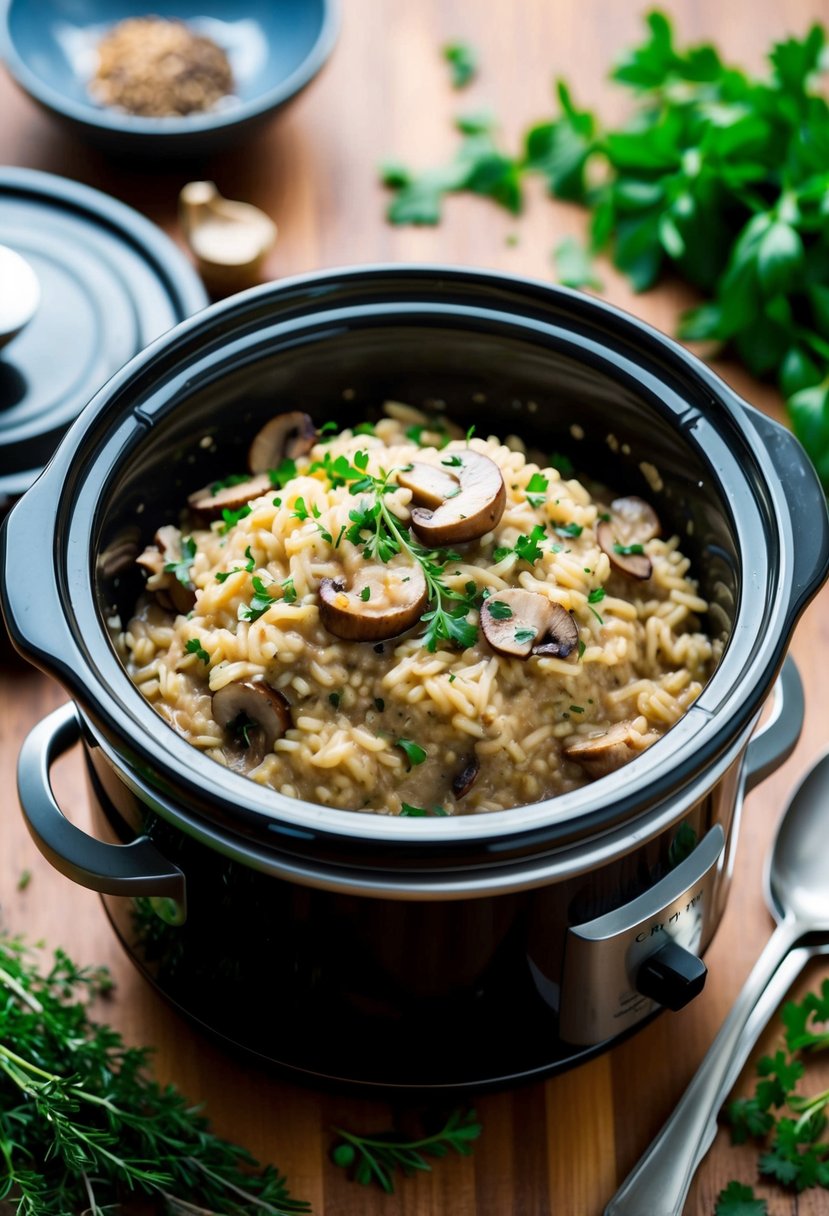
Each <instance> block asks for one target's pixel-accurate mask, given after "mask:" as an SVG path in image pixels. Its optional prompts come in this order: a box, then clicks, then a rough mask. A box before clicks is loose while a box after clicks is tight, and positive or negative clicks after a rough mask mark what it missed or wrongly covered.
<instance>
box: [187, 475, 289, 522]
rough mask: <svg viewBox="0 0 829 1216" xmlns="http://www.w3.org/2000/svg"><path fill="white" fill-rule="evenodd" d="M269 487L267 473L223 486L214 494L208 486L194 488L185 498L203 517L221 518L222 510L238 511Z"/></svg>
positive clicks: (260, 495) (259, 496)
mask: <svg viewBox="0 0 829 1216" xmlns="http://www.w3.org/2000/svg"><path fill="white" fill-rule="evenodd" d="M270 489H271V479H270V477H268V475H267V473H262V474H260V475H259V476H258V477H251V478H250V479H249V480H248V481H240V482H238V483H237V484H236V485H235V486H224V487H223V488H222V489H221V490H217V491H216V493H215V494H214V493H213V491H212V490H211V488H210V486H205V487H204V488H203V489H201V490H196V491H195V492H194V493H193V494H191V495H190V497H189V498H188V499H187V501H188V503H189V504H190V506H191V507H192V508H193V510H194V511H198V513H199V515H203V516H204V517H205V519H221V517H222V512H223V511H240V510H241V509H242V507H244V506H246V505H247V503H249V502H250V501H251V499H254V498H261V497H262V495H263V494H267V493H268V491H269V490H270Z"/></svg>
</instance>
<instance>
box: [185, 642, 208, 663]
mask: <svg viewBox="0 0 829 1216" xmlns="http://www.w3.org/2000/svg"><path fill="white" fill-rule="evenodd" d="M184 649H185V651H186V652H187V654H194V655H195V656H196V658H197V659H198V660H199V661H200V662H202V663H204V664H205V665H207V664H209V662H210V655H209V654H208V653H207V651H206V650H205V649H204V647H203V646H202V644H201V642H200V641H199V639H198V638H190V640H189V642H186V643H185V646H184Z"/></svg>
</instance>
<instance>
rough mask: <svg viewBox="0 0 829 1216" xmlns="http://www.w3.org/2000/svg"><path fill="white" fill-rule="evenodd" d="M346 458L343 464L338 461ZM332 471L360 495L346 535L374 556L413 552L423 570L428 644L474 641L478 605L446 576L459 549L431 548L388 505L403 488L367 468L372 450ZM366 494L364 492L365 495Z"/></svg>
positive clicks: (389, 475) (462, 644) (374, 558)
mask: <svg viewBox="0 0 829 1216" xmlns="http://www.w3.org/2000/svg"><path fill="white" fill-rule="evenodd" d="M341 459H342V460H344V463H343V464H340V463H338V461H339V460H341ZM331 471H332V472H333V473H334V475H335V476H336V477H338V478H339V479H340V484H346V483H349V492H350V493H351V494H353V495H355V496H358V495H359V496H361V497H360V503H359V505H358V506H356V507H354V508H353V509H352V510H351V511H349V519H350V521H351V524H350V526H349V528H348V529H347V530H346V533H345V535H346V539H347V540H349V541H350V542H351V544H353V545H357V546H359V547H362V550H363V556H364V557H366V558H369V559H370V560H372V561H380V562H384V563H385V562H389V561H391V559H392V558H393V557H394V556H395V555H396V554H398V553H405V554H408V556H409V557H410V558H412V560H413V561H416V562H417V563H418V564H419V566H420V567H421V569H422V571H423V575H424V578H425V579H426V587H427V590H428V593H429V603H430V610H429V611H428V612H426V613H424V615H423V616H422V617H421V620H422V621H423V623H424V624H425V625H426V632H425V634H424V636H423V644H424V646H425V647H426V649H427V650H430V651H434V650H435V649H436V648H437V645H438V642H441V641H445V642H450V643H452V644H453V645H455V646H458V647H459V648H460V649H461V650H466V649H468V648H469V647H470V646H474V645H475V643H476V641H477V640H478V630H477V628H476V626H475V625H470V623H469V622H468V621H467V620H466V616H467V613H468V612H469V610H470V609H471V608H472V607H473V606H474V598H473V596H471V595H470V594H469V592H468V590H467V589H466V588H465V589H464V590H463V591H456V590H455V589H454V588H452V587H449V586H448V585H447V583H446V581H445V578H444V575H445V573H446V566H447V564H449V563H450V562H458V561H460V560H461V558H460V555H459V554H457V553H452V552H451V551H449V552H447V551H445V550H442V549H427V548H426V547H425V546H424V545H422V544H421V543H420V541H418V540H417V539H416V538H415V537H414V536H412V534H411V532H410V531H409V529H408V528H407V527H406V525H405V524H404V523H403V522H402V521H401V520H399V519H398V518H397V516H396V515H395V514H394V512H393V511H391V510H390V509H389V505H388V502H387V496H388V495H389V494H391V493H394V491H395V490H396V489H397V488H398V487H397V483H396V482H395V481H393V480H392V475H393V474H394V473H396V472H400V471H401V470H399V469H390V470H389V471H388V472H386V471H385V470H383V469H381V470H380V476H379V477H375V476H373V475H372V474H371V473H369V472H368V452H363V451H360V452H355V454H354V463H353V465H349V463H348V460H347V459H345V458H338V460H337V461H334V462H332V465H331ZM363 496H364V497H363Z"/></svg>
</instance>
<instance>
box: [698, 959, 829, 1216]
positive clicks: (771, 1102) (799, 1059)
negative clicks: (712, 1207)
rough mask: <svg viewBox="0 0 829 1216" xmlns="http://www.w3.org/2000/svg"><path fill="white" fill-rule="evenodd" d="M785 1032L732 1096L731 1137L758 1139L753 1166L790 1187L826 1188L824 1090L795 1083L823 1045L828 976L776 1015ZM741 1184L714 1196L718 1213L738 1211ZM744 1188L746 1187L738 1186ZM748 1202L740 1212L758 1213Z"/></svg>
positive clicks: (828, 1019) (828, 1040)
mask: <svg viewBox="0 0 829 1216" xmlns="http://www.w3.org/2000/svg"><path fill="white" fill-rule="evenodd" d="M781 1018H782V1022H783V1027H784V1031H785V1043H786V1046H785V1050H784V1049H782V1048H781V1049H780V1050H778V1051H776V1052H775V1053H774V1055H764V1056H762V1057H761V1058H760V1059H759V1060H758V1062H757V1065H756V1072H757V1078H758V1079H757V1083H756V1085H755V1088H754V1093H753V1095H752V1096H751V1097H749V1098H738V1099H737V1100H736V1101H734V1102H731V1103H730V1105H729V1106H728V1108H727V1112H726V1116H727V1119H728V1122H729V1123H730V1124H731V1139H732V1141H733V1142H734V1143H735V1144H743V1143H745V1142H746V1141H747V1140H755V1141H759V1142H760V1143H762V1144H763V1145H764V1148H765V1151H764V1152H763V1153H762V1155H761V1157H760V1161H759V1171H760V1173H761V1174H762V1175H763V1176H764V1177H766V1178H772V1179H774V1180H775V1181H776V1182H778V1183H779V1184H780V1185H781V1186H784V1187H786V1188H787V1189H790V1190H795V1191H804V1190H806V1189H808V1188H809V1187H816V1186H819V1187H823V1188H825V1189H829V1139H827V1137H826V1129H827V1126H828V1125H829V1120H827V1113H829V1090H822V1091H820V1092H818V1093H811V1094H810V1093H801V1092H799V1088H798V1087H799V1085H800V1083H801V1081H802V1080H803V1079H804V1077H805V1075H806V1064H805V1059H807V1058H808V1056H809V1055H812V1054H814V1053H815V1052H817V1051H821V1050H825V1049H826V1048H827V1047H829V980H824V981H823V984H822V986H821V990H820V992H819V993H815V992H811V993H809V994H808V995H807V996H806V997H805V998H804V999H803V1000H802V1001H799V1002H793V1001H790V1002H788V1003H787V1004H786V1005H784V1006H783V1011H782V1014H781ZM740 1187H741V1184H739V1183H736V1182H735V1183H731V1184H730V1186H729V1187H728V1188H726V1190H725V1191H724V1192H722V1194H721V1195H720V1198H719V1200H718V1204H717V1209H716V1210H717V1213H718V1216H732V1213H736V1212H739V1211H741V1210H742V1209H740V1208H739V1207H737V1206H736V1204H737V1201H738V1200H740V1199H741V1198H742V1199H744V1200H745V1202H746V1203H747V1204H750V1203H751V1202H754V1203H755V1204H760V1203H761V1202H762V1201H761V1200H755V1199H754V1196H753V1194H752V1193H748V1194H742V1193H741V1190H740ZM742 1191H743V1192H744V1191H748V1188H742ZM764 1210H765V1209H764V1208H761V1207H756V1208H754V1209H752V1208H751V1207H750V1206H747V1207H746V1208H745V1211H746V1212H752V1211H757V1212H758V1213H762V1212H764Z"/></svg>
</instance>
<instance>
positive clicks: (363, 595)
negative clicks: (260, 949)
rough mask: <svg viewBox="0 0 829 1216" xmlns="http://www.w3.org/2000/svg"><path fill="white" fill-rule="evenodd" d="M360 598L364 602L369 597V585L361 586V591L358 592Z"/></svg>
mask: <svg viewBox="0 0 829 1216" xmlns="http://www.w3.org/2000/svg"><path fill="white" fill-rule="evenodd" d="M360 599H361V600H362V601H363V603H366V602H367V601H368V600H369V599H371V587H363V589H362V591H361V592H360Z"/></svg>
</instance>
